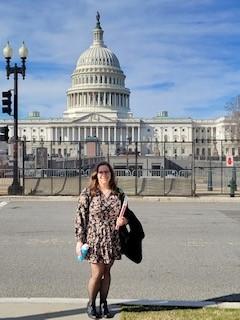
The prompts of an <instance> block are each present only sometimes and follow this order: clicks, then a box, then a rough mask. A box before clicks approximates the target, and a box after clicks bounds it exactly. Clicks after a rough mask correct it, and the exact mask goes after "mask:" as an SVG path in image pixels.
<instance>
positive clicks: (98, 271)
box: [91, 264, 104, 280]
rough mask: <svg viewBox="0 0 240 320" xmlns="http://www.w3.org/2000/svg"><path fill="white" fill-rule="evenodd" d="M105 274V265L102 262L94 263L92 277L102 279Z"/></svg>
mask: <svg viewBox="0 0 240 320" xmlns="http://www.w3.org/2000/svg"><path fill="white" fill-rule="evenodd" d="M103 275H104V266H103V265H101V264H92V266H91V277H92V278H93V279H96V280H100V279H102V277H103Z"/></svg>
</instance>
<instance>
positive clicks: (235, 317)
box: [120, 306, 240, 320]
mask: <svg viewBox="0 0 240 320" xmlns="http://www.w3.org/2000/svg"><path fill="white" fill-rule="evenodd" d="M239 319H240V309H220V308H198V309H196V308H194V309H189V308H181V309H180V308H164V307H152V306H150V307H144V306H135V307H134V306H132V307H123V311H122V312H121V317H120V320H239Z"/></svg>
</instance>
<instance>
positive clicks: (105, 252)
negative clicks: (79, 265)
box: [75, 188, 121, 264]
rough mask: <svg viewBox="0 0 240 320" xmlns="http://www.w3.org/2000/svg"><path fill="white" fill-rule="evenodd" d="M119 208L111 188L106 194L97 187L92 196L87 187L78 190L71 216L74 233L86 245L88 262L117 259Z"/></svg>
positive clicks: (106, 261) (104, 261)
mask: <svg viewBox="0 0 240 320" xmlns="http://www.w3.org/2000/svg"><path fill="white" fill-rule="evenodd" d="M120 209H121V200H120V199H119V197H118V195H117V194H115V193H114V192H111V193H110V195H109V196H108V197H106V196H105V195H104V194H103V193H102V192H101V191H100V190H97V192H96V195H95V196H93V197H91V195H90V190H89V189H88V188H85V189H84V190H83V191H82V192H81V194H80V196H79V200H78V206H77V214H76V218H75V236H76V239H77V240H78V241H81V242H82V243H87V244H88V245H89V251H88V255H87V259H88V260H89V262H91V263H104V264H110V263H112V262H113V261H114V260H119V259H121V244H120V238H119V233H118V230H115V227H116V220H117V217H118V216H119V212H120Z"/></svg>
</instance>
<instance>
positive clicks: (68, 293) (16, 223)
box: [0, 198, 240, 300]
mask: <svg viewBox="0 0 240 320" xmlns="http://www.w3.org/2000/svg"><path fill="white" fill-rule="evenodd" d="M75 207H76V201H75V200H74V201H63V200H58V198H56V200H54V201H46V200H44V199H43V200H40V201H38V200H37V201H35V200H33V201H30V200H26V201H18V200H14V199H12V200H10V201H6V203H5V202H4V201H2V202H1V200H0V271H1V272H0V297H66V298H78V297H80V298H87V292H86V283H87V279H88V276H89V265H88V263H87V262H86V261H84V262H82V263H79V262H77V261H76V258H75V255H74V253H75V252H74V251H75V239H74V230H73V219H74V215H75ZM130 207H131V208H132V210H133V211H134V212H135V213H136V214H137V216H138V217H139V219H140V220H141V222H142V224H143V227H144V231H145V233H146V237H145V239H144V242H143V255H144V259H143V261H142V263H141V264H139V265H137V264H134V263H133V262H131V261H129V260H127V259H126V258H125V257H124V258H123V259H122V260H121V261H117V262H116V263H115V265H114V266H113V269H112V285H111V290H110V294H109V297H110V298H120V299H134V298H137V299H142V298H144V299H162V300H163V299H166V300H178V299H181V300H201V299H204V300H205V299H213V298H217V297H222V296H232V295H234V296H235V297H237V295H238V299H239V296H240V280H239V279H240V278H239V274H240V210H239V203H237V202H234V203H229V202H228V203H224V202H221V203H206V202H204V203H201V202H196V203H194V202H192V201H191V202H188V201H186V202H174V201H171V202H159V201H154V200H153V201H151V200H133V199H130Z"/></svg>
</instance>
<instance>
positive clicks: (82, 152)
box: [0, 138, 240, 196]
mask: <svg viewBox="0 0 240 320" xmlns="http://www.w3.org/2000/svg"><path fill="white" fill-rule="evenodd" d="M237 142H238V144H239V145H240V143H239V141H237ZM233 146H234V148H233ZM1 148H2V149H1V159H0V160H1V161H0V194H7V193H8V187H9V186H10V185H11V183H12V178H13V170H12V164H13V145H12V144H11V143H9V144H6V145H5V149H4V148H3V147H1ZM18 148H19V150H18V151H19V152H18V154H19V157H18V167H19V179H20V182H21V185H22V186H23V190H24V191H23V193H24V194H25V195H29V194H35V195H57V194H58V195H78V194H79V192H80V191H81V190H82V188H84V187H85V186H86V185H87V183H88V179H89V175H90V173H91V170H92V168H93V166H94V165H95V164H96V163H98V162H100V161H103V160H106V161H109V162H110V163H111V165H112V166H113V168H114V171H115V174H116V177H117V180H118V184H119V186H120V187H122V188H123V189H124V190H125V191H126V192H127V193H128V194H129V195H151V196H155V195H158V196H166V195H172V196H174V195H178V196H193V195H198V194H200V193H206V194H207V193H209V194H211V193H215V194H227V193H229V187H228V185H229V182H230V181H231V180H234V181H235V184H236V188H235V194H236V195H238V194H239V190H238V189H239V188H238V187H237V183H238V181H239V178H240V162H239V154H240V148H238V147H236V141H235V142H234V143H233V142H232V141H231V150H230V149H229V148H230V144H229V142H228V141H225V140H220V141H219V140H218V141H216V140H213V141H206V142H205V143H204V144H203V145H202V146H200V145H199V142H196V141H194V142H183V141H182V142H177V141H174V142H158V141H141V142H134V143H133V142H129V140H128V141H123V142H122V141H121V142H116V143H113V142H112V141H98V140H97V139H96V138H93V139H88V140H87V141H64V142H63V141H42V140H41V141H20V142H19V143H18ZM4 150H5V152H4ZM204 150H205V151H204ZM229 150H230V151H231V153H232V154H233V161H234V162H233V166H232V167H229V166H227V163H226V157H227V155H228V154H229V152H230V151H229ZM2 155H3V156H2Z"/></svg>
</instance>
